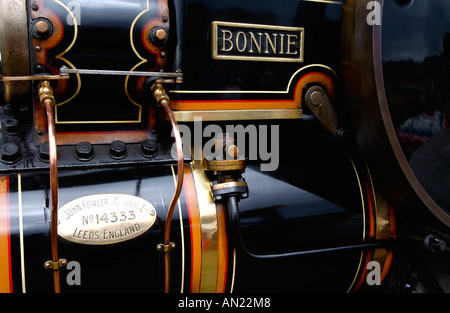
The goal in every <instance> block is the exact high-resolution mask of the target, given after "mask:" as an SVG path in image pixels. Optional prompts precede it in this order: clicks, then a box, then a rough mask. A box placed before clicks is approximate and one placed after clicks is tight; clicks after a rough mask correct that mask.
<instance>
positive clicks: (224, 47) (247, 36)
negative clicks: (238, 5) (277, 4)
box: [212, 22, 305, 62]
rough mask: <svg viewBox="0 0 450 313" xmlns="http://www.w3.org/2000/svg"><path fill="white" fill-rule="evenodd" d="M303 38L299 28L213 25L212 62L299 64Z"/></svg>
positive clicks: (227, 23) (221, 23) (222, 23)
mask: <svg viewBox="0 0 450 313" xmlns="http://www.w3.org/2000/svg"><path fill="white" fill-rule="evenodd" d="M304 34H305V31H304V29H303V28H301V27H286V26H273V25H259V24H247V23H229V22H213V23H212V58H213V59H216V60H249V61H270V62H303V56H304V51H303V46H304Z"/></svg>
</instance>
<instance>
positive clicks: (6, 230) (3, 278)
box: [0, 176, 13, 293]
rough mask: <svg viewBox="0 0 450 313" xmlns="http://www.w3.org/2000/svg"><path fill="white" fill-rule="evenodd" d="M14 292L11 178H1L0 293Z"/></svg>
mask: <svg viewBox="0 0 450 313" xmlns="http://www.w3.org/2000/svg"><path fill="white" fill-rule="evenodd" d="M11 292H13V284H12V267H11V232H10V225H9V176H2V177H0V293H11Z"/></svg>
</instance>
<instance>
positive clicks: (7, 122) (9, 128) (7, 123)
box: [1, 117, 19, 135]
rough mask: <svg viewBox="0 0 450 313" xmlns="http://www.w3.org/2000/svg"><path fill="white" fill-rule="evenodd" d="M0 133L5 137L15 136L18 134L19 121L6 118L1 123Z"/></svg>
mask: <svg viewBox="0 0 450 313" xmlns="http://www.w3.org/2000/svg"><path fill="white" fill-rule="evenodd" d="M1 128H2V133H4V134H5V135H16V134H18V133H19V120H18V119H17V118H14V117H8V118H6V119H4V120H3V121H2V127H1Z"/></svg>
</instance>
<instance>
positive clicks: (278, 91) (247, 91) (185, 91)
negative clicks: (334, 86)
mask: <svg viewBox="0 0 450 313" xmlns="http://www.w3.org/2000/svg"><path fill="white" fill-rule="evenodd" d="M310 67H323V68H325V69H327V70H329V71H330V72H332V73H333V74H334V76H335V77H338V75H337V73H336V72H335V71H334V70H333V69H332V68H331V67H329V66H327V65H324V64H309V65H306V66H303V67H302V68H300V69H298V70H297V71H295V72H294V74H292V76H291V78H290V79H289V82H288V84H287V87H286V90H169V91H170V92H171V93H187V94H189V93H202V94H209V93H211V94H213V93H219V94H233V93H237V94H240V93H242V94H244V93H245V94H253V93H254V94H262V93H264V94H266V93H270V94H287V93H289V89H290V88H291V85H292V81H293V80H294V77H295V76H296V75H297V74H298V73H300V72H301V71H303V70H305V69H307V68H310Z"/></svg>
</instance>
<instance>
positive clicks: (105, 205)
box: [58, 194, 156, 245]
mask: <svg viewBox="0 0 450 313" xmlns="http://www.w3.org/2000/svg"><path fill="white" fill-rule="evenodd" d="M155 220H156V210H155V207H154V206H153V205H152V204H151V203H150V202H148V201H146V200H144V199H142V198H139V197H136V196H131V195H126V194H96V195H90V196H85V197H81V198H78V199H75V200H72V201H70V202H68V203H66V204H65V205H63V206H61V207H60V208H59V210H58V235H59V236H61V237H62V238H64V239H66V240H69V241H72V242H76V243H81V244H87V245H107V244H113V243H118V242H122V241H126V240H129V239H132V238H135V237H137V236H139V235H142V234H143V233H145V232H146V231H147V230H148V229H150V227H152V225H153V224H154V223H155Z"/></svg>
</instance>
